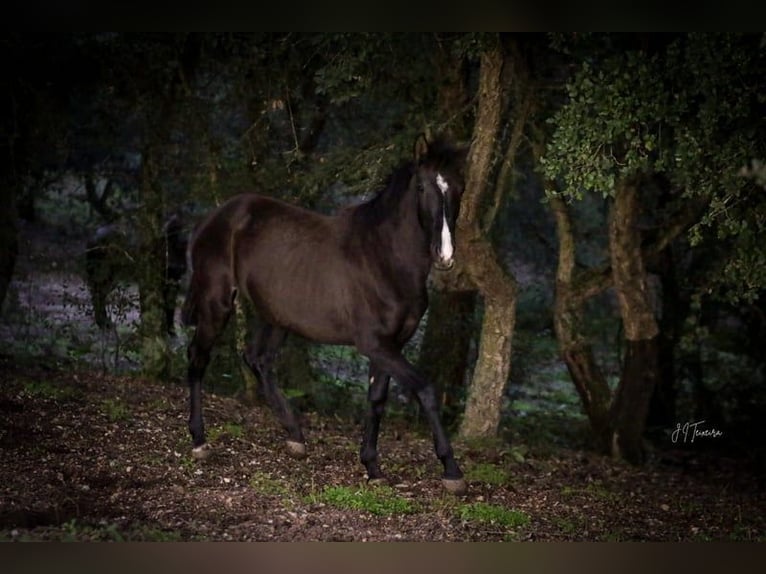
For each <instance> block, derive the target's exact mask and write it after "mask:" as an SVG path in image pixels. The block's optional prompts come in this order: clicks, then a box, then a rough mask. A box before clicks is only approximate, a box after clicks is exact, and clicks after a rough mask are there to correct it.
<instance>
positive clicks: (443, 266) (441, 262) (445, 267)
mask: <svg viewBox="0 0 766 574" xmlns="http://www.w3.org/2000/svg"><path fill="white" fill-rule="evenodd" d="M454 266H455V259H453V258H452V257H450V258H449V259H441V258H440V259H436V260H435V261H434V267H435V268H436V269H438V270H439V271H449V270H450V269H452V268H453V267H454Z"/></svg>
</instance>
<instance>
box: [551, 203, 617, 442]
mask: <svg viewBox="0 0 766 574" xmlns="http://www.w3.org/2000/svg"><path fill="white" fill-rule="evenodd" d="M550 206H551V209H552V210H553V214H554V216H555V219H556V230H557V235H558V243H559V260H558V266H557V269H556V302H555V308H554V314H553V324H554V329H555V332H556V338H557V340H558V343H559V349H560V352H561V357H562V358H563V359H564V362H565V363H566V366H567V370H568V371H569V375H570V377H571V378H572V382H573V383H574V386H575V388H576V389H577V393H578V394H579V395H580V400H581V402H582V406H583V410H584V411H585V414H586V416H587V417H588V421H589V422H590V426H591V430H592V434H593V437H594V439H595V442H596V448H597V449H598V450H600V451H602V452H606V451H607V449H608V445H609V406H610V404H611V391H610V390H609V385H608V384H607V381H606V378H605V377H604V374H603V372H602V371H601V369H600V367H599V365H598V363H597V362H596V359H595V357H594V355H593V348H592V347H591V345H590V342H589V341H588V339H587V338H586V337H585V336H583V334H582V332H581V330H580V328H581V325H582V324H583V314H584V313H583V303H584V300H583V299H582V298H581V297H578V293H577V290H576V288H575V286H574V285H573V282H574V268H575V238H574V233H573V231H572V222H571V218H570V215H569V211H568V209H567V206H566V204H565V202H564V200H563V199H561V198H560V197H555V196H554V197H552V198H551V199H550Z"/></svg>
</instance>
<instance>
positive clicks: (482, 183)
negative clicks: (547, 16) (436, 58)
mask: <svg viewBox="0 0 766 574" xmlns="http://www.w3.org/2000/svg"><path fill="white" fill-rule="evenodd" d="M505 65H506V51H505V47H504V46H502V45H501V44H500V41H499V40H498V41H497V42H496V43H495V44H494V45H492V46H488V47H487V49H485V51H484V52H483V54H482V57H481V69H480V76H479V95H478V98H479V100H478V110H477V116H476V122H475V125H474V132H473V142H472V144H471V149H470V153H469V157H468V166H467V173H466V189H465V193H464V196H463V200H462V205H461V212H460V217H459V219H458V232H457V244H458V249H459V251H460V255H459V257H458V263H457V265H456V269H454V270H453V271H452V272H451V273H452V274H453V275H454V277H455V284H457V286H458V287H465V286H468V288H471V289H475V290H476V291H478V293H479V295H480V296H481V298H482V300H483V302H484V315H483V319H482V326H481V333H480V337H479V347H478V357H477V360H476V366H475V367H474V371H473V377H472V379H471V384H470V386H469V389H468V397H467V401H466V408H465V412H464V415H463V420H462V423H461V426H460V436H462V437H464V438H479V437H492V436H495V435H496V434H497V430H498V427H499V424H500V417H501V412H502V402H503V394H504V391H505V387H506V383H507V381H508V375H509V373H510V368H511V342H512V338H513V329H514V324H515V320H516V281H515V280H514V278H513V277H512V276H510V275H509V274H508V273H507V272H506V271H505V270H504V269H503V268H502V267H501V266H500V264H499V263H498V261H497V257H496V255H495V251H494V248H493V246H492V244H491V242H490V239H489V233H488V230H489V228H490V226H491V224H492V220H491V219H492V218H489V219H488V218H487V216H486V206H487V205H488V204H489V205H490V210H491V209H493V208H494V206H495V204H496V203H497V201H498V197H497V196H496V194H495V192H496V190H497V189H498V188H497V187H495V186H494V185H493V182H496V177H495V170H494V167H495V166H494V164H495V161H494V160H495V157H496V155H497V150H498V148H500V147H501V143H500V139H501V136H500V127H501V125H502V123H503V122H504V121H505V120H506V119H507V114H506V111H507V104H508V99H509V98H508V94H507V91H506V90H507V87H508V83H509V82H508V77H507V75H506V74H507V72H508V71H509V70H508V69H504V68H505ZM511 79H512V78H511ZM516 121H517V122H522V124H523V122H524V121H525V118H523V117H517V118H516ZM517 125H518V124H517ZM513 146H518V141H517V142H513V141H512V142H511V143H510V144H509V151H510V153H509V154H505V156H506V157H509V156H511V157H512V154H513V153H514V152H515V150H511V148H512V147H513ZM492 196H494V198H493V197H492ZM493 199H494V201H493Z"/></svg>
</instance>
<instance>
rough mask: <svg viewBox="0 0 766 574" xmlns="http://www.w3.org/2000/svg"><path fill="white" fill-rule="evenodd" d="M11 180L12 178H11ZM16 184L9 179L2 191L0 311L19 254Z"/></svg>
mask: <svg viewBox="0 0 766 574" xmlns="http://www.w3.org/2000/svg"><path fill="white" fill-rule="evenodd" d="M9 179H10V178H9ZM14 186H15V184H14V183H13V182H12V181H9V180H8V179H5V180H4V181H3V182H2V187H3V189H2V190H0V193H1V194H2V196H3V197H2V199H3V206H4V207H3V208H2V209H0V311H2V309H3V302H4V301H5V296H6V294H7V293H8V286H9V285H10V284H11V279H12V278H13V270H14V268H15V267H16V257H17V256H18V253H19V231H18V226H17V222H16V208H15V205H16V202H15V193H14V191H15V187H14Z"/></svg>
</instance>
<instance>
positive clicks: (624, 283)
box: [609, 178, 659, 464]
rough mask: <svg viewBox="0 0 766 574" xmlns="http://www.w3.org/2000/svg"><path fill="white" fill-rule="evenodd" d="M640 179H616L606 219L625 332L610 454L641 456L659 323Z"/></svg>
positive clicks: (639, 459) (634, 458) (654, 378)
mask: <svg viewBox="0 0 766 574" xmlns="http://www.w3.org/2000/svg"><path fill="white" fill-rule="evenodd" d="M638 186H639V180H638V179H636V178H629V179H624V180H622V181H620V182H619V183H618V185H617V188H616V189H615V198H614V203H613V206H612V213H611V218H610V222H609V246H610V253H611V260H612V274H613V278H614V286H615V290H616V292H617V300H618V302H619V307H620V315H621V317H622V323H623V332H624V336H625V355H624V357H623V366H622V375H621V377H620V383H619V386H618V387H617V392H616V395H615V398H614V402H613V404H612V409H611V419H612V425H611V426H612V439H611V445H612V455H613V456H614V457H616V458H622V459H625V460H627V461H629V462H632V463H636V464H638V463H641V462H643V460H644V448H643V432H644V428H645V425H646V418H647V414H648V412H649V402H650V400H651V397H652V392H653V391H654V387H655V385H656V383H657V378H658V372H659V362H658V350H659V346H658V341H659V337H658V335H659V327H658V325H657V319H656V317H655V313H654V309H653V305H652V299H651V296H650V292H649V284H648V281H647V273H646V268H645V266H644V260H643V255H642V253H641V233H640V230H639V228H638V217H639V202H638Z"/></svg>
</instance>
